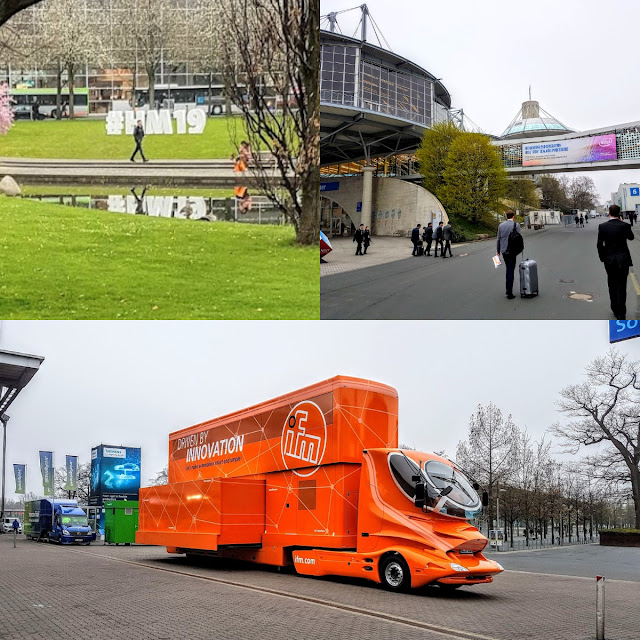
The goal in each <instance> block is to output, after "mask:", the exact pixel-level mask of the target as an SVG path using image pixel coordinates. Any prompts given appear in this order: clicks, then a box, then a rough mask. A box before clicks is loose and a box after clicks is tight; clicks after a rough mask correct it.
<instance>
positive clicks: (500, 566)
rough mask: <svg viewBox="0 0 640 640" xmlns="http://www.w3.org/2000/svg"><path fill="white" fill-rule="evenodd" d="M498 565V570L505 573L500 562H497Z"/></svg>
mask: <svg viewBox="0 0 640 640" xmlns="http://www.w3.org/2000/svg"><path fill="white" fill-rule="evenodd" d="M496 564H497V565H498V569H500V571H504V567H503V566H502V565H501V564H500V563H499V562H496Z"/></svg>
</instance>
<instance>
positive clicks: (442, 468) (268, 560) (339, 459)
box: [136, 376, 502, 590]
mask: <svg viewBox="0 0 640 640" xmlns="http://www.w3.org/2000/svg"><path fill="white" fill-rule="evenodd" d="M168 479H169V482H168V484H166V485H162V486H156V487H148V488H145V489H141V490H140V501H139V505H140V507H139V526H138V531H137V533H136V541H137V542H139V543H143V544H154V545H162V546H166V547H167V551H168V552H169V553H185V554H187V555H212V556H218V557H225V558H237V559H240V560H245V561H250V562H256V563H261V564H270V565H276V566H282V567H284V566H293V567H294V568H295V570H296V572H298V573H300V574H304V575H313V576H321V575H339V576H355V577H361V578H365V579H368V580H372V581H374V582H381V583H383V584H384V585H385V586H386V587H387V588H389V589H392V590H403V589H407V588H409V587H420V586H423V585H426V584H432V583H434V584H438V585H440V586H442V587H445V588H446V587H449V588H457V587H459V586H462V585H465V584H466V585H471V584H479V583H485V582H491V581H492V580H493V576H494V575H495V574H497V573H500V572H501V571H502V567H501V566H500V565H499V564H498V563H497V562H494V561H492V560H488V559H487V558H485V557H484V556H483V555H482V551H483V549H484V548H485V546H486V545H487V538H485V537H484V536H483V535H482V534H481V533H480V532H479V531H478V529H476V528H475V527H474V526H472V525H471V524H469V522H468V521H469V520H470V519H473V518H475V517H477V516H478V514H479V513H480V511H481V509H482V504H481V500H480V498H479V496H478V493H477V492H476V489H475V488H474V485H472V484H471V483H470V481H469V480H468V479H467V478H466V477H465V476H464V474H463V473H462V472H461V471H460V470H459V469H457V468H456V466H455V464H453V463H452V462H450V461H449V460H446V459H445V458H441V457H439V456H437V455H434V454H430V453H419V452H416V451H402V450H400V449H398V394H397V392H396V390H395V389H394V388H393V387H389V386H387V385H383V384H380V383H377V382H372V381H369V380H362V379H359V378H350V377H345V376H336V377H334V378H331V379H330V380H326V381H324V382H320V383H318V384H315V385H312V386H310V387H306V388H305V389H301V390H300V391H295V392H293V393H290V394H287V395H285V396H281V397H279V398H276V399H274V400H270V401H268V402H264V403H261V404H259V405H256V406H253V407H249V408H248V409H245V410H242V411H239V412H236V413H233V414H229V415H226V416H222V417H221V418H217V419H215V420H212V421H209V422H204V423H202V424H198V425H195V426H193V427H189V428H188V429H183V430H181V431H177V432H175V433H172V434H170V436H169V477H168ZM476 487H477V485H476Z"/></svg>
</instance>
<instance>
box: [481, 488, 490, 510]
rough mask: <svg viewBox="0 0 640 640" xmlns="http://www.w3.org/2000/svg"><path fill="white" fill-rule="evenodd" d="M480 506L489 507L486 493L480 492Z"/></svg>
mask: <svg viewBox="0 0 640 640" xmlns="http://www.w3.org/2000/svg"><path fill="white" fill-rule="evenodd" d="M482 506H483V507H488V506H489V494H488V493H487V492H486V491H483V492H482Z"/></svg>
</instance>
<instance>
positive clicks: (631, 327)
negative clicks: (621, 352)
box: [609, 320, 640, 343]
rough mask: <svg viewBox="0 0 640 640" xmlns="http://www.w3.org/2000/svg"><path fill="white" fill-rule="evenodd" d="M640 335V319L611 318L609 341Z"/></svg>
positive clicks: (618, 340)
mask: <svg viewBox="0 0 640 640" xmlns="http://www.w3.org/2000/svg"><path fill="white" fill-rule="evenodd" d="M639 336H640V320H609V342H610V343H611V342H620V341H621V340H629V339H630V338H637V337H639Z"/></svg>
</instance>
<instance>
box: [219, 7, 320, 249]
mask: <svg viewBox="0 0 640 640" xmlns="http://www.w3.org/2000/svg"><path fill="white" fill-rule="evenodd" d="M220 7H221V10H222V13H221V15H222V17H223V19H224V26H225V29H224V33H225V38H224V39H223V41H222V61H223V73H224V76H225V84H226V85H227V88H228V91H229V93H230V97H231V101H232V102H233V104H235V105H236V107H238V108H239V109H240V110H241V111H242V114H243V118H244V123H245V129H246V136H247V140H248V142H249V143H250V144H251V147H252V148H253V150H254V152H258V151H259V150H264V151H268V152H269V156H270V159H272V161H273V162H275V166H276V167H277V176H278V181H279V182H280V185H275V184H274V181H273V172H272V170H271V168H270V162H264V161H262V158H261V157H260V156H259V155H258V156H257V158H256V159H257V162H255V166H253V167H252V173H253V176H254V180H255V181H256V183H257V185H258V188H259V190H260V191H261V192H262V193H264V194H265V195H266V196H267V197H268V198H269V199H270V200H271V201H272V202H273V203H274V204H275V205H276V206H277V207H278V208H279V209H280V210H281V211H282V212H283V213H284V214H285V216H286V217H287V219H288V220H289V221H290V222H291V223H292V224H293V225H294V227H295V229H296V234H297V238H298V242H299V243H300V244H315V243H317V242H318V237H319V230H320V209H319V207H320V186H319V185H320V94H319V69H320V63H319V55H320V53H319V52H320V26H319V24H320V22H319V21H320V15H319V13H320V12H319V5H318V3H317V2H315V1H314V0H225V1H224V2H223V3H221V4H220Z"/></svg>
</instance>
